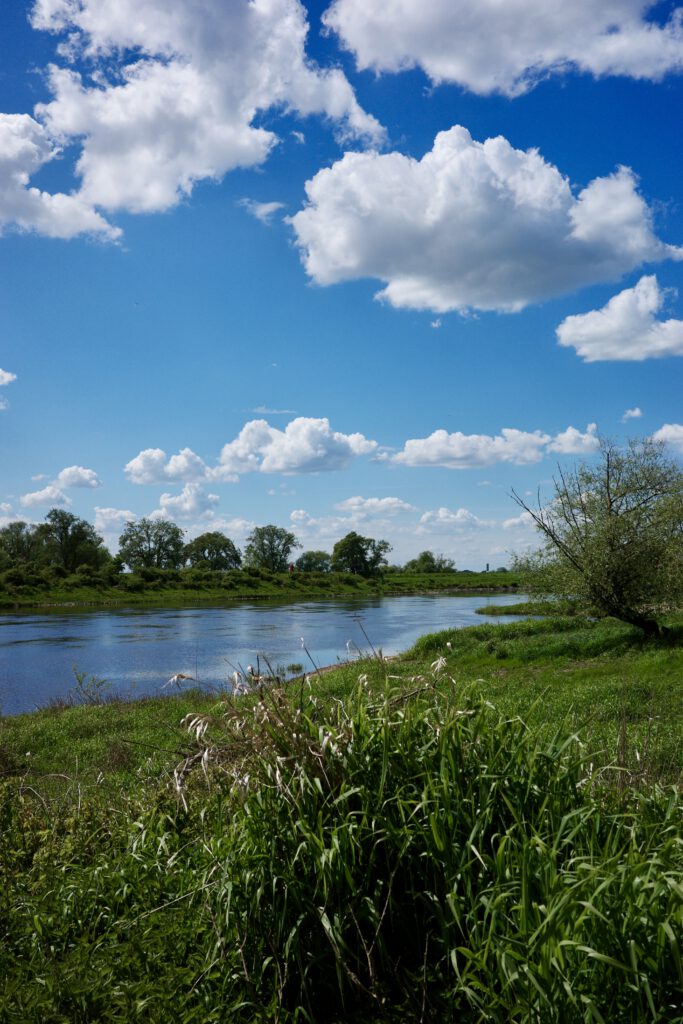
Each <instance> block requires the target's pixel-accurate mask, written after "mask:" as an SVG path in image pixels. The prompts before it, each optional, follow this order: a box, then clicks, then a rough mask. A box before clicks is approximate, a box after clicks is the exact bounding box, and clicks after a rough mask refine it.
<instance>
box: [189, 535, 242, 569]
mask: <svg viewBox="0 0 683 1024" xmlns="http://www.w3.org/2000/svg"><path fill="white" fill-rule="evenodd" d="M184 555H185V561H186V562H189V563H190V565H192V566H197V567H198V568H200V569H217V570H225V569H239V567H240V565H241V564H242V555H241V554H240V552H239V549H238V548H236V547H235V545H234V544H233V542H232V541H231V540H230V538H229V537H226V536H225V534H224V533H220V532H219V531H218V530H213V531H211V532H209V533H202V534H200V535H199V537H195V539H194V540H191V541H190V542H189V544H186V545H185V549H184Z"/></svg>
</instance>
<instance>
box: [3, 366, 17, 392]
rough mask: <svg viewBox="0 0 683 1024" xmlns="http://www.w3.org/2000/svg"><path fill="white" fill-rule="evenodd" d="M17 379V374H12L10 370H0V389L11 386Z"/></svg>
mask: <svg viewBox="0 0 683 1024" xmlns="http://www.w3.org/2000/svg"><path fill="white" fill-rule="evenodd" d="M16 379H17V375H16V373H10V372H9V370H0V388H2V387H5V385H6V384H11V383H12V381H15V380H16Z"/></svg>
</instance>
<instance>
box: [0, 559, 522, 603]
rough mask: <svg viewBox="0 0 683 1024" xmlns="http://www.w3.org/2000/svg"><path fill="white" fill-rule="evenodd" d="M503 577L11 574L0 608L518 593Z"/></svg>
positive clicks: (511, 578)
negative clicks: (384, 595) (474, 592)
mask: <svg viewBox="0 0 683 1024" xmlns="http://www.w3.org/2000/svg"><path fill="white" fill-rule="evenodd" d="M517 586H518V580H517V577H516V576H515V575H514V574H513V573H508V572H488V573H487V572H480V573H475V572H438V573H428V574H416V573H404V572H387V573H384V574H383V575H379V576H374V577H364V576H359V575H355V574H354V573H348V572H344V573H339V572H326V573H317V572H295V573H292V574H291V575H290V574H289V573H276V572H270V571H269V570H268V569H234V570H230V571H227V572H212V571H210V570H202V569H178V570H175V569H143V570H141V571H140V572H139V573H110V572H108V571H103V572H101V573H98V572H96V571H93V572H89V571H84V572H76V573H73V574H72V575H71V576H63V577H61V578H57V576H56V575H55V571H54V569H46V570H41V569H37V568H36V569H34V570H30V569H21V570H10V571H8V572H6V573H4V574H3V575H2V577H1V578H0V608H5V609H14V608H36V607H47V606H73V605H79V606H81V605H87V606H97V607H112V606H128V605H160V604H175V605H187V604H196V603H202V604H224V603H225V602H228V601H253V600H261V599H263V600H300V599H303V598H328V597H352V596H358V597H362V596H364V595H368V596H371V595H377V594H386V595H393V594H419V593H438V592H444V593H445V592H449V591H453V592H460V591H467V590H473V591H482V592H486V591H492V592H501V591H506V590H515V589H516V588H517Z"/></svg>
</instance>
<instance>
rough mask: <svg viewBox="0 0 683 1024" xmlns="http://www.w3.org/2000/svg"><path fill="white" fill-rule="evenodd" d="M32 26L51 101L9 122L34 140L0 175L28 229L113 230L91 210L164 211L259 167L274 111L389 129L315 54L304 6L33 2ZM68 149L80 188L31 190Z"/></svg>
mask: <svg viewBox="0 0 683 1024" xmlns="http://www.w3.org/2000/svg"><path fill="white" fill-rule="evenodd" d="M31 20H32V24H33V27H34V28H36V29H42V30H46V31H49V32H52V33H55V34H56V35H57V36H59V37H60V39H61V42H60V45H59V46H58V49H57V54H58V58H59V62H55V63H53V64H51V65H50V67H49V68H48V71H47V82H48V85H49V88H50V92H51V96H52V98H51V99H50V101H49V102H47V103H42V104H39V105H38V106H37V107H36V111H35V114H36V118H37V122H36V121H34V120H33V119H31V118H28V119H27V120H26V121H22V122H19V123H16V122H15V131H17V132H19V134H21V135H23V136H25V137H26V138H27V141H26V142H25V145H24V149H22V150H20V152H19V153H18V155H17V156H16V157H15V159H14V163H13V165H12V168H10V171H11V172H12V173H13V175H14V176H13V177H12V173H10V174H9V175H8V174H4V175H3V176H2V179H0V180H2V181H7V182H9V183H10V184H11V183H12V182H15V185H14V192H15V193H16V195H15V196H14V198H13V199H12V204H13V205H12V209H11V210H10V215H11V217H12V219H13V220H14V221H15V222H16V223H18V224H20V225H22V226H23V224H24V223H25V222H26V223H27V224H29V225H30V226H31V227H33V228H35V229H36V230H42V231H43V232H44V233H47V234H59V235H60V236H61V237H70V236H71V235H72V234H77V233H79V232H80V231H84V230H87V231H100V232H103V233H105V234H106V233H109V235H110V237H113V236H114V235H115V234H116V232H115V229H112V228H110V227H109V226H108V225H106V222H104V221H103V220H102V218H101V217H100V216H99V215H98V214H96V213H94V208H99V209H104V210H106V211H114V210H127V211H131V212H137V213H140V212H153V211H163V210H166V209H168V208H170V207H172V206H174V205H175V204H176V203H178V202H179V201H180V200H181V199H182V197H184V196H187V195H189V194H190V193H191V192H192V190H193V187H194V185H195V184H196V183H197V182H199V181H204V180H219V179H221V178H222V177H223V176H224V175H225V174H226V173H227V172H229V171H231V170H233V169H235V168H243V167H253V166H256V165H259V164H261V163H262V162H263V161H264V160H265V159H266V158H267V156H268V154H269V153H270V151H271V150H272V148H273V147H274V146H275V145H277V143H278V141H279V139H278V136H277V135H276V134H275V132H274V131H273V130H271V129H270V128H265V127H263V126H262V125H261V124H260V123H259V118H260V117H261V115H262V114H264V113H266V112H268V111H275V112H276V113H277V112H288V113H296V114H298V115H300V116H302V117H306V116H309V115H313V114H317V115H322V116H323V117H325V118H327V119H328V120H330V121H331V122H333V123H334V125H335V126H336V128H337V131H338V134H339V136H340V137H341V138H348V137H353V138H356V139H363V140H370V141H373V142H377V141H379V140H380V139H381V138H382V136H383V130H382V128H381V126H380V125H379V123H378V122H377V121H376V120H375V118H373V117H372V116H371V115H369V114H367V113H366V112H365V111H364V110H362V108H361V107H360V106H359V104H358V102H357V100H356V97H355V94H354V92H353V89H352V88H351V86H350V84H349V82H348V80H347V79H346V77H345V76H344V74H343V72H342V71H341V70H340V69H339V68H336V67H332V68H320V67H318V66H316V65H315V64H314V63H313V61H311V60H310V59H309V57H308V55H307V53H306V48H305V43H306V35H307V31H308V23H307V16H306V10H305V7H304V6H303V4H302V3H300V2H299V0H230V2H229V3H226V2H225V0H202V2H201V3H195V2H192V0H116V2H115V3H105V2H103V0H37V2H36V3H35V5H34V7H33V10H32V14H31ZM75 58H85V61H84V62H83V64H84V66H85V67H87V68H88V74H86V73H85V72H84V71H81V70H76V69H75V68H74V67H73V66H70V63H73V61H74V60H75ZM86 61H87V63H86ZM64 144H77V145H78V146H79V147H80V152H79V155H78V158H77V161H76V165H75V172H76V175H77V177H78V178H79V179H80V188H79V190H78V192H77V193H76V194H74V195H72V196H45V195H44V194H42V193H38V192H36V191H35V190H28V189H26V187H25V186H26V183H27V180H28V176H29V175H30V174H31V173H32V172H33V171H35V170H36V169H37V168H38V166H39V165H40V164H41V163H44V162H45V161H46V160H48V159H51V158H52V157H53V156H54V155H56V152H57V147H58V146H59V145H64ZM27 147H29V148H28V149H27ZM15 165H16V169H15V170H13V168H14V167H15ZM22 192H23V196H22V195H20V193H22ZM0 194H2V193H1V192H0ZM17 196H19V198H17ZM19 199H21V201H22V202H23V204H24V206H25V207H26V210H23V209H22V208H21V207H20V206H19V205H18V203H19ZM66 206H68V207H69V210H68V211H67V210H65V207H66ZM29 207H30V209H29ZM67 213H68V216H67ZM78 216H80V224H79V222H78ZM67 221H68V227H66V226H64V224H65V223H66V222H67Z"/></svg>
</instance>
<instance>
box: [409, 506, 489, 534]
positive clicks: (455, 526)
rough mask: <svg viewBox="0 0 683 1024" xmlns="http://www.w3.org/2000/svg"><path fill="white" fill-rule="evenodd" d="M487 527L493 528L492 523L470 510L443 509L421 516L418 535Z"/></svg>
mask: <svg viewBox="0 0 683 1024" xmlns="http://www.w3.org/2000/svg"><path fill="white" fill-rule="evenodd" d="M485 526H491V523H490V522H488V521H487V520H485V519H480V518H479V517H478V516H476V515H475V514H474V512H470V511H469V509H466V508H459V509H456V510H455V512H454V511H452V509H449V508H444V507H442V508H437V509H434V510H433V511H430V512H425V513H423V515H421V516H420V522H419V525H418V527H417V533H420V534H425V533H436V532H439V531H440V530H444V531H445V532H447V533H450V532H451V531H463V530H473V529H480V528H483V527H485Z"/></svg>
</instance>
